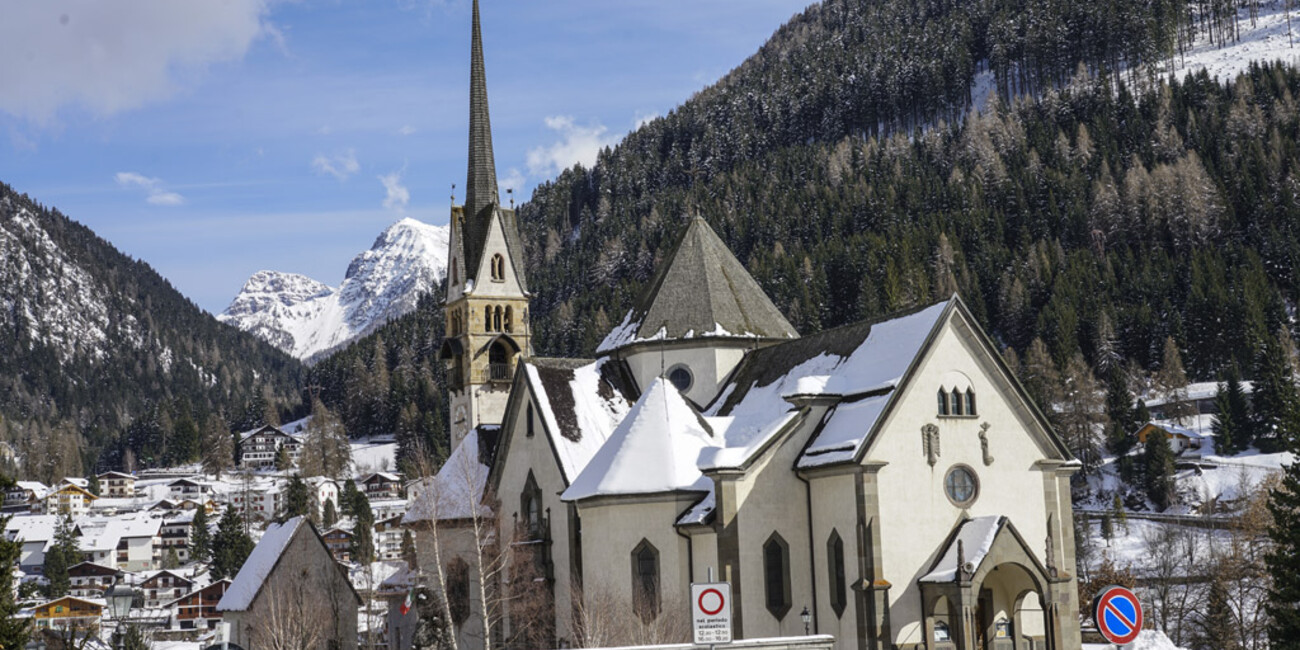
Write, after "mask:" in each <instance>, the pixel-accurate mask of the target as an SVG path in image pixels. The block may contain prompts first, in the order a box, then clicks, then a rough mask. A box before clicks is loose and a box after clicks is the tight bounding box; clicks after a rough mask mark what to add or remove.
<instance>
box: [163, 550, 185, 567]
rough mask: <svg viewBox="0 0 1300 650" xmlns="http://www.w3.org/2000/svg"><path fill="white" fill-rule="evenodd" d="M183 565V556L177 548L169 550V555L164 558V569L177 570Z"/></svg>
mask: <svg viewBox="0 0 1300 650" xmlns="http://www.w3.org/2000/svg"><path fill="white" fill-rule="evenodd" d="M180 565H181V556H180V555H179V554H178V553H177V552H176V548H175V547H172V548H169V549H167V554H166V555H164V556H163V560H162V568H164V569H175V568H178V567H180Z"/></svg>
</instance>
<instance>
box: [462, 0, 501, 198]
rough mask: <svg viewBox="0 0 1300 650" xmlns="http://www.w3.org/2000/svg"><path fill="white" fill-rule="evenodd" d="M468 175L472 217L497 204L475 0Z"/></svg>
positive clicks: (470, 81)
mask: <svg viewBox="0 0 1300 650" xmlns="http://www.w3.org/2000/svg"><path fill="white" fill-rule="evenodd" d="M470 59H471V60H470V76H469V175H468V176H469V177H468V179H467V180H466V182H465V217H466V218H467V219H473V218H474V217H476V216H478V213H479V212H480V211H481V210H482V209H483V208H485V207H487V206H488V205H494V204H499V203H500V202H501V196H500V194H499V193H498V192H497V169H496V161H495V160H494V159H493V155H492V122H491V120H490V119H489V117H488V97H487V72H486V71H485V69H484V65H483V33H482V28H481V27H480V26H479V11H478V0H474V34H473V38H472V43H471V45H470Z"/></svg>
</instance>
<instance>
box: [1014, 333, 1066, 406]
mask: <svg viewBox="0 0 1300 650" xmlns="http://www.w3.org/2000/svg"><path fill="white" fill-rule="evenodd" d="M1020 369H1021V370H1020V381H1021V382H1022V383H1023V384H1024V386H1025V390H1027V391H1029V396H1030V397H1032V398H1033V399H1034V401H1035V402H1036V403H1037V404H1038V407H1039V408H1040V409H1042V410H1043V412H1044V413H1046V414H1047V416H1048V418H1049V419H1051V420H1052V421H1053V423H1054V424H1055V423H1057V422H1058V421H1059V416H1058V415H1057V412H1058V411H1057V408H1058V407H1059V405H1060V401H1061V373H1060V371H1059V370H1057V368H1056V362H1054V361H1052V354H1051V353H1050V352H1048V350H1047V344H1045V343H1043V340H1042V339H1034V340H1033V342H1032V343H1030V344H1029V349H1028V350H1027V351H1026V352H1025V358H1024V360H1023V361H1022V362H1021V365H1020Z"/></svg>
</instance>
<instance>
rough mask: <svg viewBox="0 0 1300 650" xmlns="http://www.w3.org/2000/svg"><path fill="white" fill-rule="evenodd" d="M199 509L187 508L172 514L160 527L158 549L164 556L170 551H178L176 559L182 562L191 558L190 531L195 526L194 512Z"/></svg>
mask: <svg viewBox="0 0 1300 650" xmlns="http://www.w3.org/2000/svg"><path fill="white" fill-rule="evenodd" d="M196 512H197V510H185V511H182V512H178V513H175V514H171V515H169V516H168V517H166V518H165V519H163V521H162V525H161V526H159V527H158V547H159V548H158V551H159V553H160V555H161V556H162V557H163V558H166V557H167V553H168V552H169V551H175V552H176V559H178V560H180V561H181V562H189V560H190V533H191V532H192V530H193V526H194V514H195V513H196Z"/></svg>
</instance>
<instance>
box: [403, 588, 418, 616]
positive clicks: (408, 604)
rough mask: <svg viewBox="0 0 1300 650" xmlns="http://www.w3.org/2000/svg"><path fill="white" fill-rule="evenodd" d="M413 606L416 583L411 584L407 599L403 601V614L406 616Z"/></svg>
mask: <svg viewBox="0 0 1300 650" xmlns="http://www.w3.org/2000/svg"><path fill="white" fill-rule="evenodd" d="M413 606H415V585H411V590H410V591H408V592H406V600H404V601H402V610H401V611H402V616H406V614H407V612H409V611H411V607H413Z"/></svg>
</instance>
